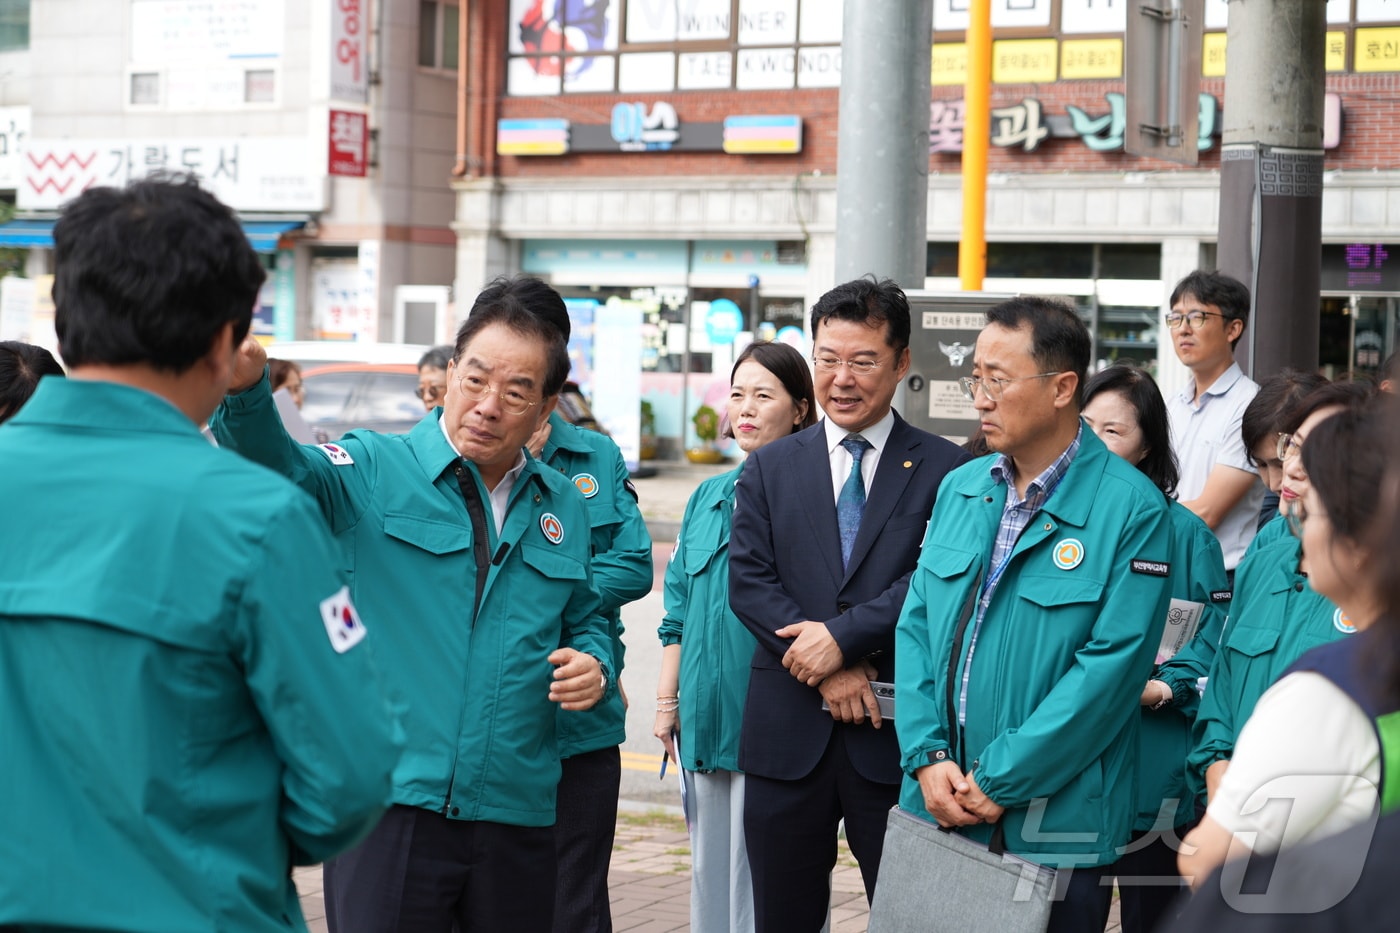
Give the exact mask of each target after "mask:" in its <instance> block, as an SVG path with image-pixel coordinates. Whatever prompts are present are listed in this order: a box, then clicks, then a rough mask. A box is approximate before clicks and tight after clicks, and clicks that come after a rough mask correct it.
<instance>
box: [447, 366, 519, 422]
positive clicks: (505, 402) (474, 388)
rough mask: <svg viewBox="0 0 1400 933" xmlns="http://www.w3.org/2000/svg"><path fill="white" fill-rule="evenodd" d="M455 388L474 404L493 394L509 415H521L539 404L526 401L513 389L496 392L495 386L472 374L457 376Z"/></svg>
mask: <svg viewBox="0 0 1400 933" xmlns="http://www.w3.org/2000/svg"><path fill="white" fill-rule="evenodd" d="M457 387H458V388H459V389H461V390H462V394H463V395H465V396H466V397H467V398H469V399H471V400H472V401H474V402H479V401H481V400H482V399H484V398H486V397H487V396H488V395H492V394H494V395H495V396H496V397H497V398H499V399H500V400H501V408H502V409H504V410H505V412H506V414H510V415H523V414H525V412H527V411H529V410H530V409H531V408H533V407H534V406H536V405H538V404H539V402H538V401H533V400H531V399H528V398H526V397H525V396H524V395H522V394H521V393H519V392H517V391H516V390H514V389H507V390H506V391H504V392H497V391H496V387H495V386H493V385H492V384H491V383H489V382H487V381H486V380H485V379H482V378H481V377H480V376H478V375H476V374H474V373H462V375H460V376H458V377H457Z"/></svg>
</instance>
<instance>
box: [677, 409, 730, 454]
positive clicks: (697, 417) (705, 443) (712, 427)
mask: <svg viewBox="0 0 1400 933" xmlns="http://www.w3.org/2000/svg"><path fill="white" fill-rule="evenodd" d="M690 423H691V424H693V425H695V436H696V437H698V438H700V446H699V447H691V448H690V449H689V450H687V451H686V452H685V458H686V459H687V460H689V461H690V462H691V463H723V462H724V454H723V453H721V452H720V449H719V448H718V447H716V446H715V441H717V440H719V412H717V411H715V410H714V409H713V408H711V407H710V406H709V405H701V406H700V407H699V408H697V409H696V410H695V414H694V415H692V416H691V418H690Z"/></svg>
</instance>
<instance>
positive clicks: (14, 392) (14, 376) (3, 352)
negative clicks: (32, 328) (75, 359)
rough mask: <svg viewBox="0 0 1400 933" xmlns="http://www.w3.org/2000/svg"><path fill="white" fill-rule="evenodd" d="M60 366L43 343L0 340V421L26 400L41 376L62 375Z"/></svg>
mask: <svg viewBox="0 0 1400 933" xmlns="http://www.w3.org/2000/svg"><path fill="white" fill-rule="evenodd" d="M63 374H64V373H63V367H62V366H60V365H58V360H56V359H54V358H53V354H52V353H50V352H49V351H48V350H45V349H44V348H43V347H36V346H35V345H34V344H32V343H21V342H20V341H18V340H4V341H0V422H3V421H6V420H8V419H9V418H11V417H12V416H13V415H14V414H15V412H17V411H19V410H20V408H21V407H23V405H24V403H25V402H27V401H29V397H30V396H31V395H33V394H34V390H35V389H37V388H38V387H39V380H40V379H41V378H42V377H44V376H62V375H63Z"/></svg>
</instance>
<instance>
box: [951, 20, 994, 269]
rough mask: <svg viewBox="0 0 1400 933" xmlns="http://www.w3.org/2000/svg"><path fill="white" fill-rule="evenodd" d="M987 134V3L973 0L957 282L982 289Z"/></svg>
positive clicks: (989, 76) (989, 109) (989, 108)
mask: <svg viewBox="0 0 1400 933" xmlns="http://www.w3.org/2000/svg"><path fill="white" fill-rule="evenodd" d="M991 140H992V3H991V0H972V2H971V3H970V4H968V20H967V80H966V82H965V84H964V90H963V151H962V237H961V239H960V241H959V243H958V284H959V285H961V286H962V290H963V291H965V292H976V291H981V290H982V282H983V280H984V279H986V277H987V150H988V149H989V148H990V147H991Z"/></svg>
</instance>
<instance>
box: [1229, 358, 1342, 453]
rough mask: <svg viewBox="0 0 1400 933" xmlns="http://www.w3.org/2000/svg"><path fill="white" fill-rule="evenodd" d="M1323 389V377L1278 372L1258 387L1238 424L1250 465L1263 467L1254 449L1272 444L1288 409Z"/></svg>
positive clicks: (1296, 370)
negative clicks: (1255, 455) (1256, 457)
mask: <svg viewBox="0 0 1400 933" xmlns="http://www.w3.org/2000/svg"><path fill="white" fill-rule="evenodd" d="M1325 385H1327V377H1326V376H1322V375H1319V374H1318V373H1310V372H1304V371H1303V370H1300V369H1283V370H1280V371H1279V372H1277V373H1275V374H1274V375H1272V376H1270V377H1269V378H1267V379H1265V380H1264V381H1263V382H1261V383H1259V391H1258V392H1257V393H1255V395H1254V398H1253V399H1252V400H1251V401H1250V403H1249V405H1247V406H1246V407H1245V410H1244V415H1243V417H1242V418H1241V420H1240V439H1241V440H1243V441H1244V453H1245V456H1246V457H1248V458H1249V462H1250V463H1253V464H1254V465H1255V466H1256V467H1260V466H1263V464H1262V463H1260V462H1259V461H1258V460H1256V459H1255V457H1254V451H1255V449H1256V448H1258V447H1260V446H1261V445H1264V444H1267V443H1269V442H1270V441H1272V440H1273V439H1274V438H1275V437H1276V436H1277V435H1278V433H1279V432H1280V431H1282V430H1283V426H1282V425H1283V421H1284V419H1286V418H1287V417H1288V412H1289V409H1291V408H1293V407H1294V406H1296V405H1298V404H1299V403H1300V402H1302V400H1303V399H1304V398H1306V397H1307V396H1308V395H1309V394H1310V393H1312V392H1314V391H1316V390H1318V389H1320V388H1322V387H1323V386H1325ZM1269 449H1271V450H1272V449H1273V448H1272V447H1270V448H1269Z"/></svg>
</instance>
